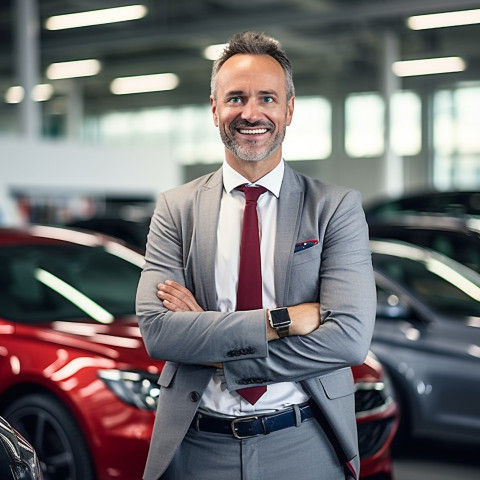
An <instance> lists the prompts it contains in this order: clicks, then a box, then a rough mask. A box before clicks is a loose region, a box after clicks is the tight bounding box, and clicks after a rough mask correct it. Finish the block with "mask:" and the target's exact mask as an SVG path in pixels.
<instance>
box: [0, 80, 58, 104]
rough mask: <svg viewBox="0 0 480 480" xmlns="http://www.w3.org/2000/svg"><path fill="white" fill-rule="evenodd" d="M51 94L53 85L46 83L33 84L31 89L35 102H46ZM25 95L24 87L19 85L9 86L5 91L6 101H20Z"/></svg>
mask: <svg viewBox="0 0 480 480" xmlns="http://www.w3.org/2000/svg"><path fill="white" fill-rule="evenodd" d="M52 95H53V87H52V85H50V84H48V83H43V84H39V85H35V86H34V87H33V90H32V99H33V100H34V101H35V102H46V101H47V100H50V98H51V97H52ZM24 97H25V89H24V88H23V87H21V86H20V85H15V86H14V87H10V88H9V89H8V90H7V92H6V93H5V101H6V102H7V103H20V102H21V101H23V99H24Z"/></svg>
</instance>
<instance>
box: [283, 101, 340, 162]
mask: <svg viewBox="0 0 480 480" xmlns="http://www.w3.org/2000/svg"><path fill="white" fill-rule="evenodd" d="M282 151H283V154H284V156H285V158H286V159H287V160H318V159H325V158H327V157H329V156H330V154H331V153H332V106H331V104H330V102H329V101H328V100H327V99H326V98H322V97H297V98H295V111H294V113H293V119H292V123H291V125H290V126H289V127H287V134H286V137H285V142H284V144H283V149H282Z"/></svg>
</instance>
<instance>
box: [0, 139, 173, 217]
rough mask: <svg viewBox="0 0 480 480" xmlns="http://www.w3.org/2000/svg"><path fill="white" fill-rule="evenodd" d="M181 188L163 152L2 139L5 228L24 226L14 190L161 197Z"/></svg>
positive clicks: (0, 191) (0, 189)
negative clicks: (175, 187) (18, 211)
mask: <svg viewBox="0 0 480 480" xmlns="http://www.w3.org/2000/svg"><path fill="white" fill-rule="evenodd" d="M180 183H181V169H180V166H179V165H178V164H177V163H176V162H175V161H174V159H173V158H172V156H171V154H170V153H169V152H167V151H161V150H160V149H155V150H153V149H148V150H144V149H139V148H136V149H125V148H121V149H120V148H119V149H114V148H111V147H102V146H88V145H84V144H80V143H78V144H77V143H72V142H66V141H45V140H27V139H25V138H23V137H13V136H11V137H0V224H2V223H3V224H7V225H15V224H18V223H19V217H18V214H17V212H16V208H15V205H14V202H13V199H12V197H11V192H12V190H16V191H18V190H21V191H25V192H29V191H33V192H39V193H42V194H51V195H55V194H57V193H58V194H65V193H68V192H72V193H75V194H91V195H95V194H99V195H105V194H110V195H119V194H121V195H143V196H145V195H152V196H156V195H157V194H158V193H159V192H161V191H164V190H168V189H169V188H172V187H174V186H176V185H178V184H180Z"/></svg>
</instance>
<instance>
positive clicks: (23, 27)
mask: <svg viewBox="0 0 480 480" xmlns="http://www.w3.org/2000/svg"><path fill="white" fill-rule="evenodd" d="M13 3H14V5H15V46H16V52H15V53H16V55H15V61H16V69H17V75H18V82H19V84H20V85H21V86H22V87H23V88H24V90H25V97H24V99H23V101H22V102H21V103H20V104H19V108H20V131H21V133H22V134H24V135H26V136H28V137H31V138H33V137H38V136H39V135H40V133H41V125H42V123H41V112H40V106H39V104H38V102H35V101H34V100H33V98H32V93H33V88H34V87H35V85H37V84H38V83H39V82H38V80H39V57H40V55H39V51H40V47H39V14H38V4H37V0H15V1H14V2H13Z"/></svg>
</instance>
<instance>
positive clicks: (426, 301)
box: [0, 0, 480, 480]
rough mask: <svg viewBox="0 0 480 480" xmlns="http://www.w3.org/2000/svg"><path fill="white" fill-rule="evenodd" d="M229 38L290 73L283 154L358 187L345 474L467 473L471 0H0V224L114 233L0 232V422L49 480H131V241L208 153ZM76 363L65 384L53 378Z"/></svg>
mask: <svg viewBox="0 0 480 480" xmlns="http://www.w3.org/2000/svg"><path fill="white" fill-rule="evenodd" d="M244 30H258V31H262V32H265V33H267V34H269V35H271V36H273V37H275V38H277V39H278V40H279V41H280V42H281V44H282V46H283V48H284V49H285V50H286V52H287V55H288V56H289V58H290V60H291V61H292V64H293V70H294V81H295V86H296V102H295V114H294V119H293V123H292V125H291V126H290V127H289V128H288V129H287V137H286V140H285V144H284V150H283V151H284V156H285V159H286V160H287V161H288V162H289V163H290V164H291V166H292V167H293V168H294V169H296V170H298V171H300V172H303V173H305V174H307V175H310V176H312V177H315V178H320V179H322V180H324V181H327V182H332V183H337V184H341V185H346V186H350V187H353V188H355V189H357V190H359V191H360V192H361V193H362V196H363V199H364V204H365V210H366V213H367V220H368V222H369V226H370V234H371V238H372V240H373V243H372V251H373V259H374V268H375V270H376V279H377V290H378V293H379V295H378V299H379V300H378V310H377V326H376V330H375V334H374V340H373V342H372V351H373V353H374V354H375V355H376V356H373V359H370V361H369V362H367V363H368V365H367V367H368V368H369V369H370V370H369V369H368V368H367V369H366V370H362V372H357V373H356V374H355V375H356V377H355V378H356V385H357V392H356V404H357V421H358V423H359V432H360V435H359V438H360V442H359V443H360V445H361V452H362V453H361V456H362V462H363V463H362V469H363V470H362V472H363V473H362V475H364V477H362V479H363V478H365V479H368V480H428V479H435V480H442V479H451V478H462V479H464V480H469V479H474V478H475V479H477V478H480V463H479V460H478V458H477V450H478V441H479V438H480V377H479V374H478V372H479V359H480V337H479V332H480V330H479V328H480V188H479V187H480V134H479V132H480V48H479V47H478V45H479V44H480V0H421V1H419V0H241V1H233V0H138V2H135V1H132V2H128V1H126V0H103V1H101V2H99V1H93V0H81V1H80V0H2V2H1V3H0V227H7V226H12V227H23V226H30V225H36V224H47V225H49V226H52V225H53V226H63V227H64V226H68V227H74V228H76V229H78V228H81V229H90V230H93V231H97V232H98V231H99V232H104V233H108V234H110V235H113V236H114V237H117V240H112V239H111V238H110V239H107V240H105V239H103V240H102V239H99V237H97V236H95V237H91V236H88V235H90V234H88V235H87V234H86V233H85V230H83V233H82V234H79V232H78V230H66V229H61V230H60V231H59V230H56V229H44V228H43V229H42V228H40V229H38V230H37V229H35V227H34V229H33V230H31V231H29V232H28V233H25V232H23V231H22V232H21V233H19V231H15V232H13V233H12V231H10V230H7V229H3V230H0V283H1V286H2V288H1V289H0V293H2V294H4V295H3V297H0V334H3V337H2V341H1V342H0V373H1V374H2V375H3V374H4V373H5V372H6V373H7V374H5V378H2V381H1V382H0V383H1V384H2V386H1V387H0V415H2V416H5V417H6V418H7V419H8V420H10V421H12V423H13V425H14V426H15V427H17V426H18V427H20V429H21V427H24V428H25V432H23V433H25V435H26V436H27V439H30V440H32V443H33V444H34V447H35V448H36V449H38V450H40V457H41V462H42V469H43V471H44V473H45V475H46V480H65V479H66V478H71V479H78V480H91V479H93V480H103V479H110V478H117V479H120V480H122V479H125V480H132V478H135V479H137V478H139V477H140V475H141V473H140V470H141V467H142V465H143V462H140V461H139V464H138V465H135V471H134V472H133V471H130V470H129V469H130V463H129V464H128V465H127V464H125V465H123V464H122V463H121V462H120V460H122V455H121V454H120V455H119V454H118V448H119V445H120V443H118V442H121V441H124V445H123V444H122V445H123V447H122V448H124V449H125V451H126V452H129V451H131V449H132V445H133V444H135V442H137V441H138V444H139V446H138V449H139V450H138V451H139V453H138V458H143V457H144V456H145V454H146V446H147V444H148V441H149V438H150V432H151V430H150V429H151V424H152V423H153V411H154V408H155V402H156V398H157V396H158V387H157V385H156V378H157V376H158V372H159V371H160V370H161V367H162V366H161V365H152V364H151V359H149V358H148V357H147V355H146V352H143V350H142V352H143V353H142V352H140V350H141V349H142V348H143V347H142V344H141V341H140V338H139V334H138V332H137V330H136V319H135V318H134V313H135V312H134V294H135V289H136V284H137V280H138V275H139V272H140V268H141V265H142V262H143V260H142V258H141V255H138V253H140V254H141V253H143V249H144V246H145V238H146V234H147V231H148V223H149V218H150V216H151V214H152V212H153V208H154V204H155V199H156V197H157V195H158V194H159V193H160V192H162V191H165V190H167V189H170V188H172V187H175V186H177V185H179V184H181V183H184V182H186V181H188V180H191V179H193V178H196V177H198V176H200V175H202V174H204V173H207V172H211V171H214V170H215V169H217V168H218V167H219V166H220V165H221V162H222V160H223V145H222V143H221V142H220V139H219V135H218V131H217V129H216V128H215V127H214V124H213V121H212V118H211V112H210V105H209V95H210V73H211V68H212V61H213V60H214V59H215V58H216V56H217V55H218V54H219V51H221V49H222V48H223V47H224V44H225V42H226V41H227V40H228V39H229V38H230V37H231V36H232V35H233V34H235V33H237V32H240V31H244ZM83 235H85V236H83ZM385 239H388V241H387V242H384V241H385ZM398 240H401V241H402V242H409V244H408V245H405V244H404V243H396V242H398ZM112 242H113V243H112ZM115 242H117V243H115ZM40 244H42V245H43V244H44V245H43V247H45V248H43V247H41V246H40ZM113 244H114V245H113ZM102 245H105V247H104V249H105V251H102V255H103V256H102V255H100V253H98V252H97V250H99V249H100V246H102ZM112 245H113V247H112ZM126 245H127V246H128V249H127V250H128V252H126V251H125V248H126ZM413 245H415V247H414V246H413ZM20 246H21V247H20ZM87 246H88V247H89V248H86V247H87ZM90 247H92V248H90ZM94 247H95V248H94ZM96 247H98V248H96ZM132 247H133V250H132ZM102 248H103V247H102ZM112 248H113V250H112ZM89 249H90V250H92V251H94V253H93V254H91V256H90V254H88V255H87V254H86V253H85V251H87V250H89ZM119 249H120V250H119ZM63 250H65V251H64V253H62V254H59V252H62V251H63ZM76 251H78V253H75V254H74V252H76ZM112 251H114V252H116V253H114V254H113V257H112V255H110V254H111V252H112ZM133 251H134V253H132V252H133ZM52 252H53V253H52ZM118 252H122V253H121V255H120V254H118ZM107 253H109V255H107ZM97 254H98V255H99V256H98V257H97ZM438 254H441V255H442V256H438ZM62 255H63V256H62ZM76 255H78V258H77V257H76ZM103 257H104V258H103ZM110 257H112V258H114V260H111V258H110ZM119 258H122V261H121V262H120V261H119V260H118V259H119ZM132 264H133V265H134V268H133V267H132V266H131V265H132ZM434 266H435V268H434ZM39 269H40V270H39ZM39 272H40V273H39ZM52 272H54V274H55V276H56V277H58V279H62V280H61V282H60V283H59V282H58V279H56V278H53V277H54V275H51V273H52ZM80 274H81V275H80ZM42 275H43V276H42ZM49 275H50V276H49ZM83 275H84V276H83ZM112 278H113V279H115V281H116V282H118V283H116V284H115V285H114V286H112V284H111V283H110V282H112ZM62 282H63V283H62ZM64 283H71V285H73V286H74V288H73V289H69V288H67V286H66V285H65V284H64ZM47 287H48V288H47ZM43 290H45V292H46V293H45V292H44V291H43ZM77 290H78V292H80V291H81V292H83V294H82V295H84V296H85V297H90V296H91V297H92V298H94V300H95V302H98V303H99V304H103V302H105V303H106V307H105V308H106V310H105V312H106V314H108V315H110V316H108V315H107V317H108V320H98V318H96V317H95V314H92V313H91V311H90V309H89V308H90V307H89V308H87V307H85V305H84V304H83V303H82V302H80V301H79V300H78V299H77V300H74V299H73V298H74V297H75V298H76V295H73V294H72V292H73V293H75V294H76V293H78V292H77ZM52 291H53V292H52ZM119 291H122V292H123V293H122V295H118V292H119ZM31 292H36V294H35V295H36V297H38V298H36V300H38V305H37V304H36V305H34V306H32V305H30V301H31V300H32V299H31V298H30V296H31ZM44 293H45V298H44V296H43V295H44ZM52 293H53V295H52ZM53 297H54V298H53ZM57 297H58V298H57ZM59 297H61V298H59ZM119 297H122V298H119ZM59 300H61V302H60V301H59ZM122 302H123V303H122ZM67 303H69V306H68V308H67V306H66V305H67ZM70 304H73V305H74V308H73V307H72V305H70ZM124 304H125V305H124ZM72 308H73V309H72ZM72 312H73V313H72ZM105 312H103V313H102V315H103V314H104V313H105ZM125 316H128V317H129V320H128V321H129V322H130V323H128V326H129V328H128V329H127V330H128V331H127V330H125V331H120V330H115V329H113V327H115V325H116V324H120V325H123V324H124V322H125V318H124V317H125ZM99 322H100V323H102V322H103V323H105V324H109V323H111V325H110V326H111V327H112V332H113V337H112V338H110V337H109V335H110V334H111V333H112V332H110V330H109V329H108V328H107V326H105V325H101V326H98V325H97V323H99ZM74 324H75V325H74ZM92 324H93V325H95V328H93V327H92ZM19 325H20V327H19ZM72 325H74V326H72ZM87 327H88V328H87ZM22 329H23V330H22ZM27 331H28V333H26V332H27ZM52 331H53V332H54V333H52ZM18 332H20V334H18ZM22 332H23V333H22ZM38 332H43V333H42V334H40V333H38ZM59 332H60V333H59ZM22 335H23V336H22ZM30 335H31V336H32V337H31V338H32V339H33V340H30ZM64 335H65V336H66V337H65V338H64ZM75 335H77V337H79V338H80V341H79V343H78V344H77V341H78V338H76V339H75V338H74V337H75ZM124 337H125V338H124ZM25 338H26V339H27V341H25ZM107 338H108V340H107ZM52 339H53V340H52ZM44 341H45V342H47V343H49V347H48V348H51V353H50V354H49V355H51V358H52V359H53V360H51V362H52V363H51V364H49V363H48V362H49V361H50V356H48V355H45V353H44V351H43V348H44V347H43V346H42V342H44ZM22 342H24V343H22ZM51 344H54V345H55V346H54V347H52V345H51ZM87 344H88V346H87ZM101 344H108V349H107V348H103V350H102V348H101V347H100V345H101ZM58 345H60V346H61V347H62V348H60V347H59V346H58ZM64 345H68V347H67V350H66V351H67V352H68V353H65V351H64V350H63V346H64ZM132 345H133V346H132ZM32 346H33V347H34V348H32ZM36 348H38V349H39V350H38V352H40V353H38V352H37V351H36V350H35V349H36ZM45 348H47V347H45ZM89 349H91V352H93V353H86V352H87V351H88V350H89ZM115 349H116V350H115ZM122 349H123V350H125V351H123V350H122ZM117 350H118V351H117ZM119 351H121V352H120V353H119ZM12 352H13V353H12ZM59 352H60V353H59ZM99 352H101V353H99ZM112 352H113V353H112ZM37 354H38V357H36V356H35V355H37ZM90 354H91V356H92V358H94V359H95V360H92V365H93V366H94V367H92V368H91V371H89V373H88V375H86V376H84V375H85V371H87V370H88V369H89V368H90V367H88V368H86V367H85V368H83V367H82V368H79V369H78V371H77V370H75V373H74V375H77V374H78V376H79V377H82V380H78V385H79V386H78V387H71V386H69V387H68V388H67V387H65V386H64V385H63V383H62V382H61V381H63V376H62V375H60V374H58V371H60V372H61V369H62V368H63V366H64V365H68V362H70V361H72V360H71V359H72V358H74V357H75V356H78V357H79V359H80V362H84V361H85V358H86V356H88V355H90ZM137 354H138V355H139V356H140V357H141V358H140V359H137V358H134V357H135V356H136V355H137ZM22 355H25V357H22ZM29 355H31V356H29ZM142 355H143V356H142ZM57 356H58V365H57V363H56V359H57ZM99 357H101V361H99V360H98V358H99ZM19 358H20V360H19ZM106 358H109V359H110V360H111V362H110V363H108V365H109V366H108V369H110V370H106V369H104V367H105V365H107V363H105V362H106V360H104V359H106ZM12 359H13V360H12ZM32 359H33V360H32ZM38 359H41V360H38ZM47 359H48V361H47ZM112 359H113V360H112ZM77 360H78V359H77ZM42 362H45V365H47V366H45V367H44V369H43V370H42V368H43V363H42ZM72 362H73V361H72ZM113 362H118V364H117V363H113ZM87 363H88V362H87ZM37 364H38V365H40V366H41V368H40V366H39V367H38V368H37V370H38V371H36V372H34V373H33V372H29V371H28V368H27V369H26V368H25V365H30V367H31V366H32V365H33V366H35V365H37ZM97 364H98V365H97ZM20 365H22V368H20ZM50 365H57V367H55V368H58V369H59V370H58V371H57V372H56V373H55V374H53V373H52V375H51V377H52V378H53V377H55V376H56V377H58V378H60V380H61V381H58V379H57V381H58V383H59V384H60V386H59V385H58V384H55V382H51V383H52V384H49V383H48V381H47V380H49V379H47V375H46V374H45V371H47V370H48V371H50V370H51V371H52V372H53V367H52V366H50ZM59 365H60V366H59ZM112 365H114V366H115V369H114V368H113V367H112ZM127 367H128V368H127ZM31 368H32V367H31ZM105 368H106V367H105ZM364 368H366V367H365V365H364ZM17 370H18V371H17ZM20 372H21V374H20V375H19V373H20ZM112 372H114V373H112ZM132 372H133V373H132ZM26 373H27V374H26ZM46 379H47V380H46ZM99 379H100V380H99ZM132 379H133V380H132ZM54 380H55V379H54ZM75 381H77V380H75ZM82 382H84V384H85V385H88V386H89V387H88V388H83V387H82V388H80V386H82ZM102 382H103V383H102ZM74 383H75V382H72V385H73V384H74ZM39 385H41V386H40V387H39ZM75 385H76V384H75ZM98 385H102V387H98ZM119 385H120V386H121V387H120V386H119ZM92 386H94V387H92ZM69 388H71V391H70V390H69ZM96 388H99V391H100V393H99V392H98V391H95V395H94V394H92V393H91V392H93V391H94V390H95V389H96ZM76 389H78V392H77V391H76ZM87 390H88V392H87ZM85 392H87V393H85ZM52 398H53V399H54V400H52ZM85 398H87V399H88V401H87V402H85ZM92 398H93V403H89V402H92ZM104 398H106V399H107V401H106V402H104V401H103V399H104ZM92 405H94V406H92ZM100 406H101V407H102V408H104V409H102V408H100ZM82 408H83V409H84V411H82ZM77 410H78V411H77ZM95 411H97V414H96V415H93V417H94V424H95V425H94V426H95V428H93V427H92V426H89V427H86V426H85V425H86V424H87V423H88V419H89V418H90V417H92V412H95ZM31 412H33V413H31ZM45 412H47V413H48V415H47V416H46V417H45ZM58 412H60V413H58ZM127 413H128V415H127ZM45 418H46V419H45ZM38 419H40V420H41V421H39V420H38ZM72 419H73V420H72ZM120 419H121V420H120ZM132 419H134V420H132ZM42 422H45V424H46V425H48V426H49V428H50V427H51V433H49V439H48V440H45V441H40V440H39V438H40V437H39V436H38V435H36V434H35V432H36V427H37V425H38V424H41V423H42ZM70 422H71V423H70ZM119 424H120V425H121V428H120V427H119V426H118V425H119ZM64 425H66V427H65V428H64ZM99 425H102V427H101V433H100V434H98V437H99V438H100V437H101V438H103V440H102V441H103V443H102V442H97V444H95V445H93V446H92V445H90V443H91V442H92V443H94V442H93V440H94V439H96V438H97V434H95V429H96V428H98V429H100V427H99ZM112 425H115V426H116V428H112ZM362 425H363V426H362ZM44 430H48V429H46V428H45V429H44ZM397 430H398V432H397ZM80 431H82V432H83V435H84V437H85V438H84V440H82V441H77V439H78V438H79V437H81V435H79V433H78V432H80ZM126 432H128V433H126ZM139 432H140V433H139ZM47 433H48V432H47ZM140 437H141V441H140V440H139V439H140ZM119 438H121V439H122V440H119ZM34 439H36V441H35V442H34V441H33V440H34ZM72 439H73V440H72ZM92 439H93V440H92ZM99 443H101V445H100V446H99ZM140 443H141V445H140ZM52 445H55V446H56V447H58V446H59V447H58V449H59V450H58V451H55V452H54V454H53V453H51V452H50V457H51V459H50V460H48V451H45V450H50V447H51V446H52ZM72 445H73V447H72ZM79 445H80V446H81V448H80V447H79ZM392 445H393V461H392V456H391V446H392ZM45 446H47V447H48V448H46V447H45ZM82 449H83V450H82ZM72 451H73V452H75V453H74V454H70V452H72ZM58 452H61V454H60V453H58ZM65 452H67V453H68V455H67V454H66V453H65ZM78 452H80V453H78ZM106 453H108V455H106ZM62 455H66V457H68V458H69V460H68V461H67V462H65V463H66V466H61V467H59V466H58V465H57V464H56V462H57V458H59V457H60V456H62ZM110 455H111V458H110ZM46 458H47V459H46ZM62 458H63V457H62ZM392 462H393V463H392ZM0 463H1V462H0ZM94 464H95V465H96V466H94ZM85 465H86V466H85ZM392 465H393V466H394V468H393V467H392ZM392 468H393V469H392ZM82 469H83V470H82ZM67 470H68V472H70V473H68V474H67V473H65V472H67ZM87 470H88V471H87ZM79 472H80V473H79ZM105 472H107V473H105ZM132 472H133V473H132ZM35 478H38V477H35Z"/></svg>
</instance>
